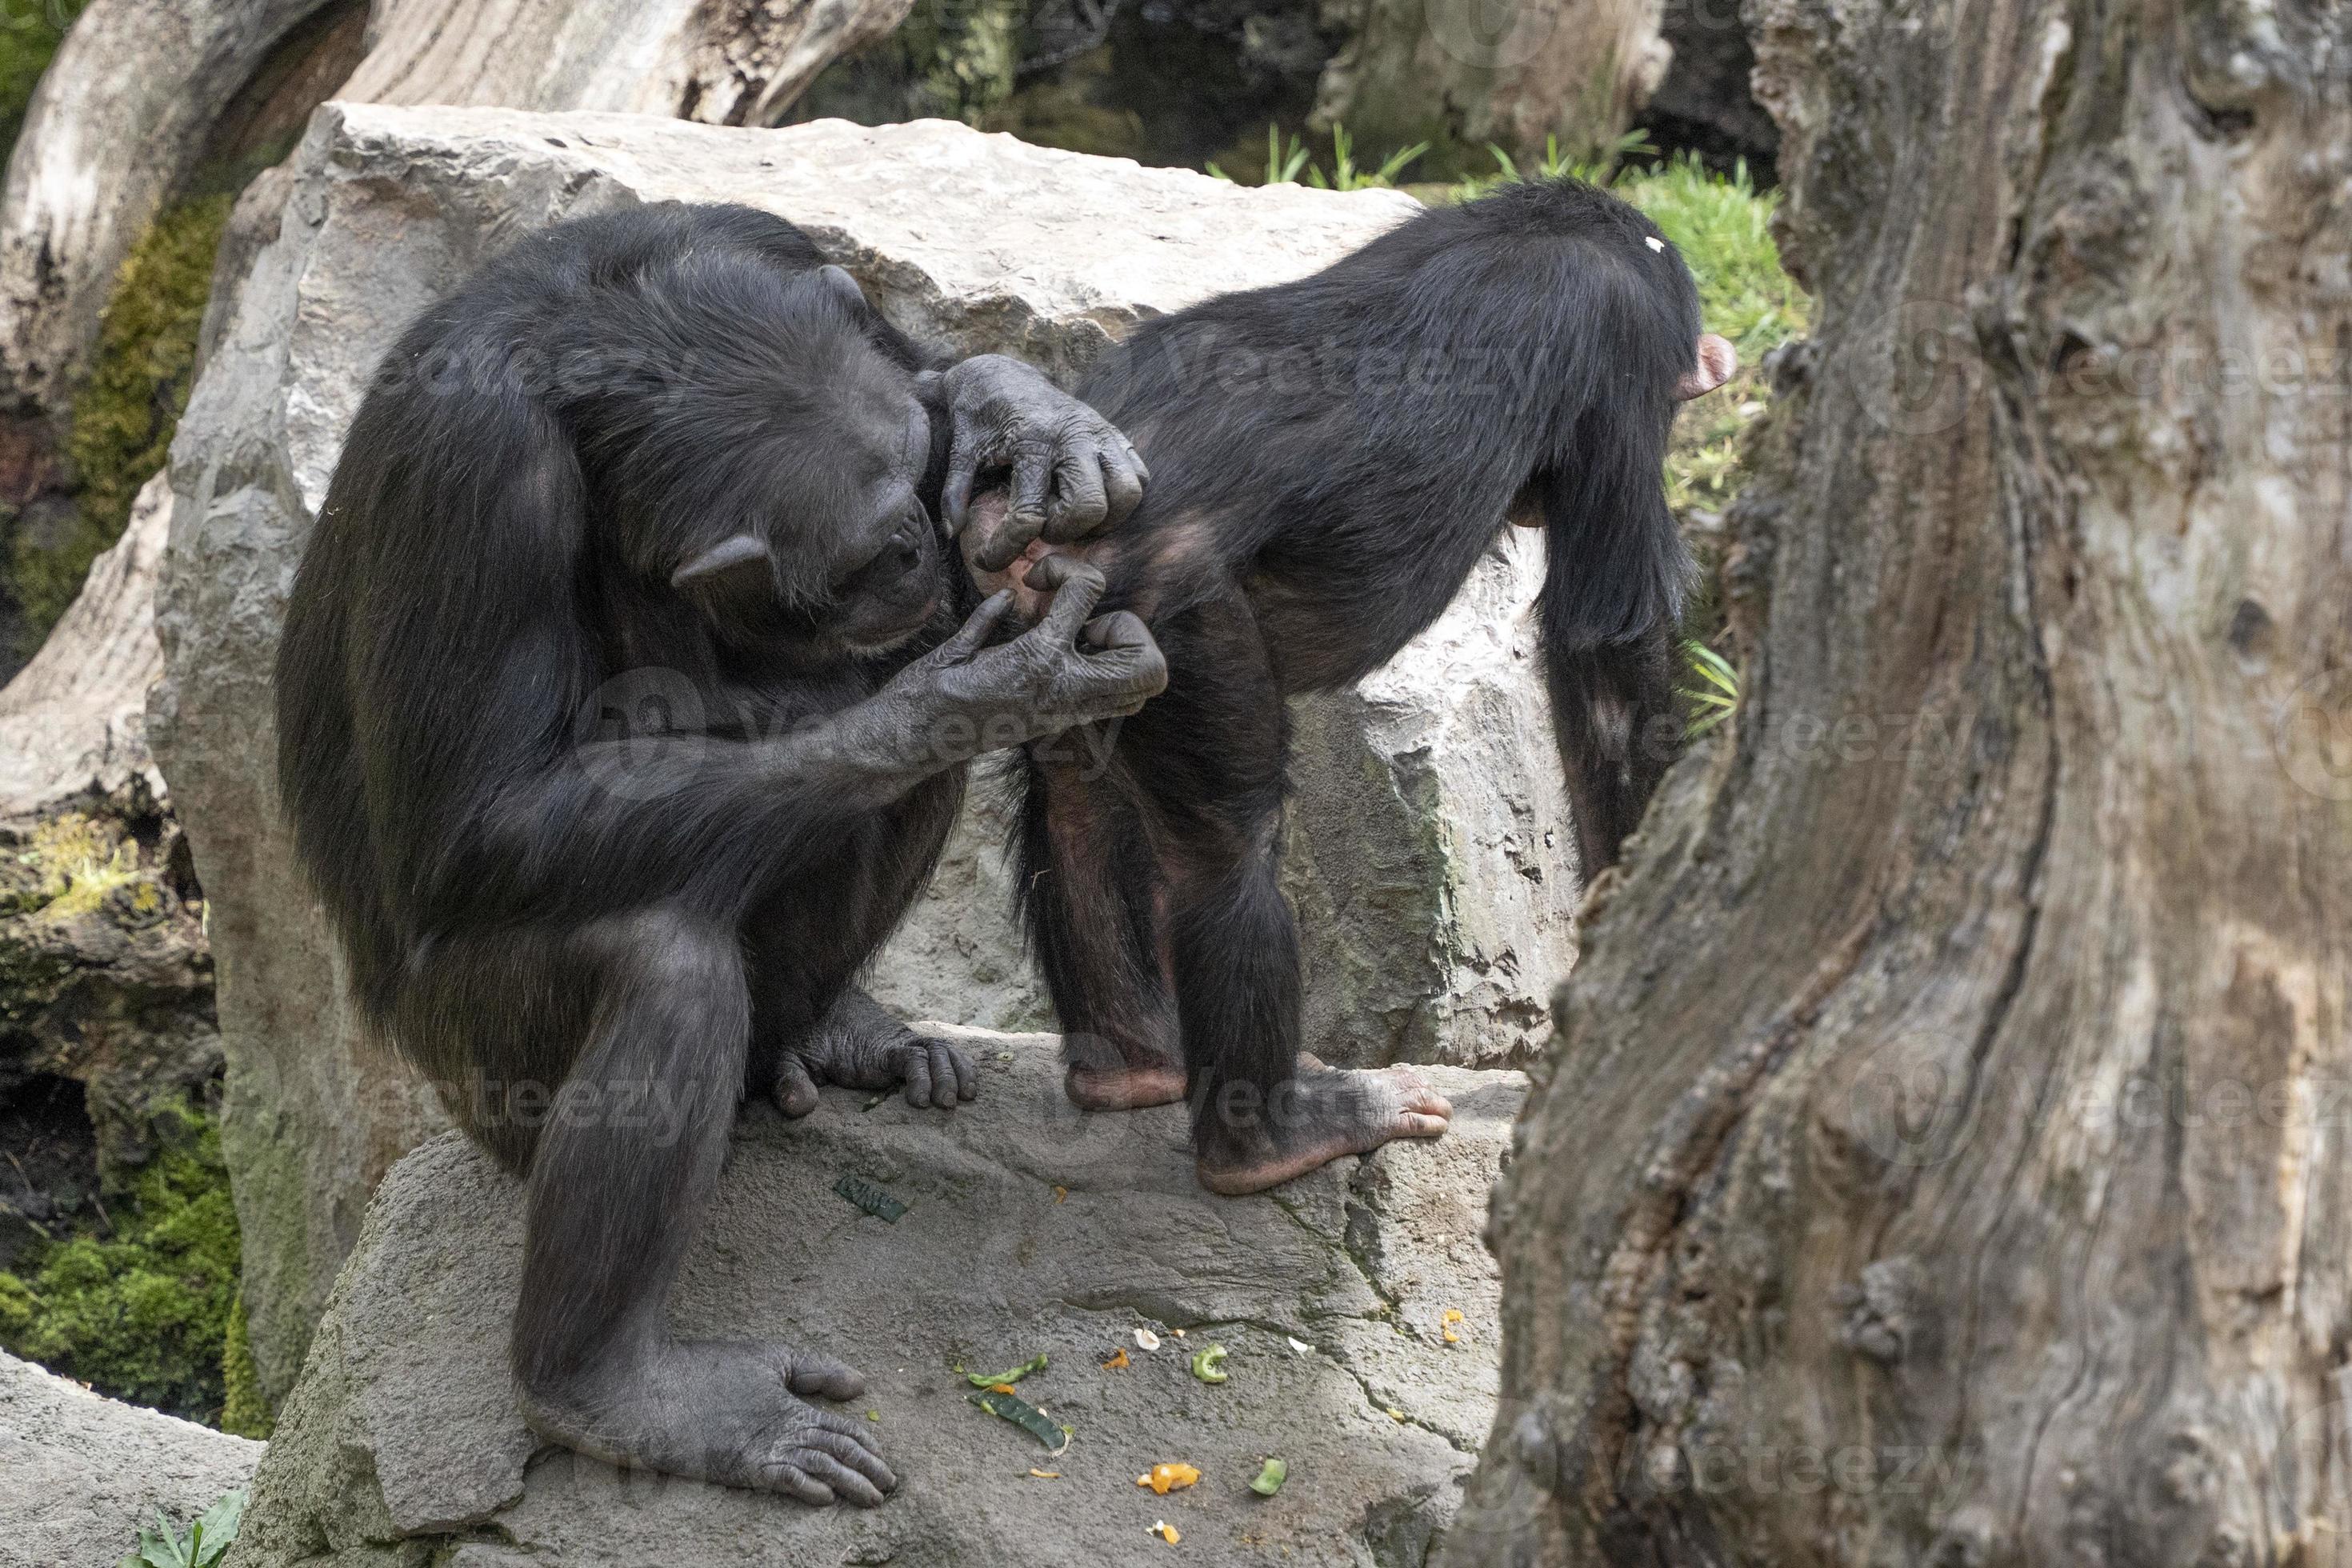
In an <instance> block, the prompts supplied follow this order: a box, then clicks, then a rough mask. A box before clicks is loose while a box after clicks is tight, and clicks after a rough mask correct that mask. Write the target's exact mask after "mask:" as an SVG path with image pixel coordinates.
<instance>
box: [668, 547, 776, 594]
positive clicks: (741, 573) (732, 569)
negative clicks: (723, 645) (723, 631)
mask: <svg viewBox="0 0 2352 1568" xmlns="http://www.w3.org/2000/svg"><path fill="white" fill-rule="evenodd" d="M669 585H670V586H671V587H673V588H676V589H677V590H678V591H679V592H681V593H684V594H688V595H692V596H693V597H694V598H695V599H696V600H697V601H698V602H699V603H700V604H701V605H703V607H704V608H705V609H709V610H720V609H724V608H726V607H728V606H730V605H739V604H757V603H759V602H761V601H762V600H767V599H772V598H774V597H775V596H776V563H775V557H774V556H773V555H772V553H771V552H770V551H769V549H768V542H767V541H766V540H764V539H761V538H760V537H759V536H758V535H756V534H751V533H738V534H734V535H731V536H730V537H729V538H726V539H723V540H720V541H719V542H718V543H717V544H714V545H712V546H711V547H710V548H709V549H708V550H706V551H704V552H702V553H701V554H699V555H698V556H696V557H695V558H694V559H693V560H691V561H689V562H688V563H686V564H685V565H683V566H681V567H679V568H678V569H677V571H675V572H673V573H671V574H669Z"/></svg>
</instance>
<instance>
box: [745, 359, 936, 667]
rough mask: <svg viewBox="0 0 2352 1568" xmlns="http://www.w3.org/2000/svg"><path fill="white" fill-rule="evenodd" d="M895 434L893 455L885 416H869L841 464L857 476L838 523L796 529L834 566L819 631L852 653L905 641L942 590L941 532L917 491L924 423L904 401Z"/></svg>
mask: <svg viewBox="0 0 2352 1568" xmlns="http://www.w3.org/2000/svg"><path fill="white" fill-rule="evenodd" d="M862 430H863V432H864V437H863V438H862V439H860V440H857V441H856V442H855V443H854V445H853V447H851V452H852V453H854V457H853V458H852V459H851V461H850V462H849V464H848V465H847V466H848V467H849V468H851V469H852V470H853V473H854V476H855V477H854V478H853V479H852V481H851V482H850V483H849V484H848V485H846V486H845V487H842V488H841V489H837V490H836V491H835V494H836V495H837V496H840V497H842V498H843V499H842V500H841V501H839V502H835V503H834V504H835V505H836V506H838V509H839V510H838V511H837V512H836V515H835V521H830V522H828V521H826V520H825V519H824V516H823V512H824V510H827V509H826V508H824V507H820V508H819V510H818V511H817V513H815V514H814V515H812V516H811V517H810V518H809V519H808V520H807V521H806V522H804V523H803V524H802V525H801V528H803V529H807V530H808V533H807V534H804V535H803V536H804V537H809V536H810V535H813V537H809V542H810V543H811V544H812V545H814V546H815V547H816V548H817V549H819V550H820V551H829V552H831V553H832V555H833V559H834V564H833V570H832V574H831V576H830V578H829V580H828V582H827V584H826V586H825V589H824V593H823V595H822V597H821V599H820V600H819V602H818V604H816V605H813V606H811V608H812V609H813V610H814V620H815V623H816V626H817V627H819V628H821V629H822V630H823V631H824V632H825V633H827V634H829V635H830V636H831V637H834V638H835V639H836V640H837V641H838V642H839V643H840V644H841V646H842V647H844V648H845V649H846V650H848V651H850V652H852V653H880V652H883V651H886V650H887V649H889V648H891V647H897V646H898V644H900V643H903V642H905V641H906V640H907V639H908V637H912V636H914V635H915V634H916V633H917V632H918V631H920V630H921V629H922V627H923V626H924V624H925V623H926V622H928V621H929V619H930V618H931V616H932V615H933V613H934V612H936V611H937V610H938V608H939V605H940V596H941V594H942V592H943V590H944V578H943V575H942V572H943V567H942V562H941V557H942V553H943V552H942V550H941V547H940V531H939V528H938V525H937V524H936V523H935V522H934V521H933V520H932V518H931V514H930V512H929V510H928V509H926V508H925V507H924V505H923V502H922V498H921V496H920V495H919V493H918V487H919V485H920V484H921V483H922V479H923V469H924V467H925V465H926V463H927V462H928V461H929V457H930V423H929V419H928V418H927V417H926V416H925V415H924V412H923V409H922V407H921V405H919V404H916V403H915V402H913V401H912V400H911V399H909V400H908V403H907V404H906V405H905V408H904V410H903V412H902V413H901V414H900V416H899V419H898V431H899V437H900V438H899V440H898V443H897V444H896V448H895V449H893V448H892V444H891V443H889V442H887V440H885V439H882V437H883V434H884V426H883V425H882V422H881V411H880V410H878V409H877V410H874V411H872V416H870V417H869V419H868V420H867V421H866V423H864V424H863V426H862ZM792 526H793V525H791V524H788V525H787V527H788V528H791V527H792ZM794 531H799V530H797V529H795V530H794ZM783 547H784V548H790V546H789V544H785V545H784V546H783Z"/></svg>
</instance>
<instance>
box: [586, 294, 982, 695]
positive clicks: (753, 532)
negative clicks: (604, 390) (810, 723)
mask: <svg viewBox="0 0 2352 1568" xmlns="http://www.w3.org/2000/svg"><path fill="white" fill-rule="evenodd" d="M772 347H773V348H774V350H775V353H774V356H773V358H772V360H771V361H769V362H768V363H765V364H762V365H761V366H760V367H759V372H758V374H756V375H753V374H747V373H745V372H744V371H743V370H742V369H741V367H740V362H730V363H726V364H722V365H721V366H719V369H720V370H721V371H725V372H728V373H729V374H708V373H705V374H682V375H681V376H680V377H679V380H678V384H677V386H676V387H675V389H674V391H673V394H672V396H673V400H674V401H673V405H672V406H670V407H669V408H667V409H665V411H664V415H663V417H662V418H661V419H660V421H659V422H658V424H657V425H656V426H654V427H652V428H650V429H648V430H647V431H646V435H645V437H642V439H644V440H645V441H646V443H647V444H648V446H649V447H652V449H651V450H650V451H649V452H647V451H645V450H644V449H642V448H641V449H640V453H638V454H633V456H634V457H635V461H633V462H632V463H630V464H629V465H628V466H629V468H630V470H631V476H632V479H633V481H635V482H633V483H632V484H631V486H630V492H631V493H632V494H634V495H637V496H642V497H643V498H645V500H646V503H648V504H646V505H644V506H642V507H640V508H639V509H637V510H636V511H635V516H634V517H633V518H631V519H629V520H627V521H625V528H626V529H627V531H628V532H629V534H630V536H631V537H632V538H633V539H634V540H635V541H637V542H638V544H637V548H638V549H639V550H640V551H642V552H644V556H645V558H646V563H647V564H648V565H649V566H654V567H655V568H656V570H659V571H661V572H662V573H664V574H666V575H667V576H668V578H669V581H670V584H671V585H672V586H673V587H674V588H675V589H676V590H677V592H679V593H682V594H684V595H687V597H688V599H689V600H690V601H692V602H693V603H694V605H696V606H697V607H698V609H699V610H701V612H702V613H703V615H704V616H705V617H706V618H707V619H708V621H709V624H710V626H711V628H712V630H713V632H714V633H715V634H716V635H717V636H718V637H719V639H720V640H721V641H722V642H725V643H727V644H730V646H734V647H742V648H746V649H765V650H767V651H770V652H772V653H775V654H777V655H780V656H782V657H786V658H792V659H793V660H795V661H799V662H811V661H823V660H826V659H833V658H856V657H858V656H861V655H867V654H874V653H880V652H885V651H887V650H888V649H890V648H892V647H897V646H898V645H899V644H901V643H904V642H905V641H906V640H907V639H908V637H912V636H914V635H915V634H916V633H917V632H918V631H919V630H920V629H921V628H922V627H923V626H924V625H925V624H926V623H927V622H929V620H930V618H931V616H932V615H933V614H934V613H935V612H936V611H937V610H938V608H939V605H940V600H941V599H942V597H943V596H944V595H945V592H946V587H947V579H946V575H945V572H946V566H945V552H944V549H943V547H942V544H941V541H940V531H939V528H938V526H937V524H936V522H935V521H934V520H933V519H932V517H931V515H930V513H929V510H928V509H927V508H926V506H925V505H924V502H923V499H922V495H921V486H922V482H923V478H924V471H925V469H926V468H927V467H928V466H929V460H930V449H931V436H930V422H929V416H928V415H927V414H926V412H925V410H924V408H923V406H922V405H921V404H920V403H919V402H918V401H917V399H916V396H915V384H914V378H913V376H912V375H911V374H909V373H908V372H907V371H906V370H905V369H903V368H902V367H900V366H899V365H898V364H896V363H893V362H891V361H889V360H888V359H887V358H885V357H884V356H883V355H882V354H880V353H878V352H877V351H876V350H875V349H874V348H873V347H872V346H871V344H870V343H869V342H867V341H866V338H865V336H864V335H863V333H862V332H860V331H857V330H856V327H855V325H854V323H847V322H843V323H840V324H838V325H835V324H834V323H830V322H825V321H819V322H818V323H816V325H815V329H814V330H811V331H803V333H800V334H798V335H796V336H795V337H794V338H793V339H790V340H787V341H782V342H772ZM653 443H659V445H658V446H657V447H654V446H652V444H653ZM646 479H653V480H655V481H656V482H650V483H647V482H643V481H644V480H646Z"/></svg>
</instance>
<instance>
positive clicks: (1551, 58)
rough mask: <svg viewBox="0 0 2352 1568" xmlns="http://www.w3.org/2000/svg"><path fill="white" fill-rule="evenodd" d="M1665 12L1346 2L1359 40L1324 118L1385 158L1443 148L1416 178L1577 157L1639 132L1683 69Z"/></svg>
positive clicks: (1325, 103)
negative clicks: (1504, 156)
mask: <svg viewBox="0 0 2352 1568" xmlns="http://www.w3.org/2000/svg"><path fill="white" fill-rule="evenodd" d="M1661 9H1662V6H1661V0H1339V4H1337V5H1331V6H1328V7H1327V9H1326V13H1325V14H1326V15H1327V16H1328V17H1329V18H1330V19H1332V20H1333V21H1336V22H1339V23H1341V24H1343V25H1344V26H1346V27H1347V29H1348V31H1349V39H1348V42H1347V44H1346V46H1345V47H1343V48H1342V49H1341V50H1340V52H1339V55H1338V57H1337V58H1334V59H1333V60H1332V61H1331V63H1330V64H1329V65H1328V66H1326V67H1325V68H1324V69H1323V76H1322V79H1321V81H1320V82H1319V83H1318V89H1317V94H1316V107H1315V113H1316V118H1317V119H1318V121H1321V122H1322V123H1324V124H1325V125H1330V124H1334V123H1339V124H1344V125H1345V126H1346V127H1347V128H1348V130H1349V132H1350V133H1351V134H1352V135H1353V136H1354V137H1355V138H1356V141H1357V143H1358V145H1360V146H1361V147H1363V148H1365V149H1367V150H1370V151H1373V152H1386V151H1387V150H1389V149H1391V148H1394V147H1402V146H1404V145H1405V144H1407V143H1408V142H1414V141H1420V140H1426V141H1429V142H1433V143H1434V144H1435V145H1434V147H1433V152H1432V153H1431V155H1430V157H1429V159H1427V160H1425V161H1424V162H1425V166H1423V165H1416V166H1415V169H1414V171H1413V176H1412V177H1414V178H1427V177H1429V176H1430V175H1431V174H1433V173H1437V172H1444V173H1448V174H1450V173H1452V172H1454V170H1455V169H1457V168H1475V169H1476V170H1478V171H1479V172H1481V173H1491V172H1492V170H1493V167H1494V165H1493V163H1492V160H1491V159H1489V157H1488V156H1487V154H1486V144H1487V143H1488V142H1495V143H1496V144H1498V145H1500V146H1502V147H1504V148H1506V149H1507V150H1509V151H1510V152H1512V153H1515V154H1517V155H1519V156H1521V157H1523V158H1532V157H1535V156H1538V155H1540V154H1541V153H1543V151H1544V145H1545V141H1546V138H1548V137H1550V136H1557V137H1559V142H1560V145H1561V146H1562V147H1563V148H1565V149H1567V150H1568V151H1570V152H1572V153H1581V152H1584V151H1586V150H1588V149H1592V148H1598V147H1601V146H1603V145H1605V144H1606V143H1607V142H1609V141H1610V140H1611V139H1612V138H1613V137H1615V136H1617V135H1619V134H1620V133H1622V132H1623V131H1624V129H1625V127H1626V126H1627V125H1628V124H1630V123H1631V122H1632V121H1633V114H1634V112H1635V111H1636V110H1639V109H1640V108H1641V107H1642V105H1643V102H1644V101H1645V100H1647V99H1648V98H1649V96H1650V94H1651V93H1652V92H1654V91H1655V90H1656V89H1657V86H1658V83H1659V81H1660V79H1662V78H1664V75H1665V72H1666V66H1667V63H1668V61H1669V59H1670V58H1671V57H1672V52H1673V51H1672V50H1671V49H1669V48H1668V47H1666V45H1665V43H1664V40H1663V39H1662V38H1661V37H1660V36H1659V23H1660V14H1661Z"/></svg>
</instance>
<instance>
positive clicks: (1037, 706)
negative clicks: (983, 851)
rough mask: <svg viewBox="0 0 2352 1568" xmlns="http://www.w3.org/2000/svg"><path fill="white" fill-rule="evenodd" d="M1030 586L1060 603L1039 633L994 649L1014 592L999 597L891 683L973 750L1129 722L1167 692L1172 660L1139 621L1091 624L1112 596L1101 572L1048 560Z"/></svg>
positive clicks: (1032, 572) (1064, 559)
mask: <svg viewBox="0 0 2352 1568" xmlns="http://www.w3.org/2000/svg"><path fill="white" fill-rule="evenodd" d="M1029 586H1030V587H1032V588H1034V589H1040V590H1043V591H1045V592H1047V593H1050V594H1052V595H1054V602H1053V605H1052V607H1051V608H1049V609H1048V610H1047V611H1046V612H1045V618H1044V619H1043V620H1041V621H1039V622H1038V623H1037V624H1036V626H1033V627H1032V628H1030V629H1029V630H1028V631H1026V632H1024V633H1023V634H1022V635H1021V636H1020V637H1015V638H1013V640H1012V641H1011V642H1007V643H1001V644H999V645H997V646H996V647H988V646H987V643H988V638H989V635H990V634H991V633H992V632H993V631H994V630H995V629H996V625H997V623H998V622H999V621H1000V620H1002V619H1003V616H1004V613H1005V611H1006V609H1007V608H1009V607H1010V606H1011V605H1012V602H1013V596H1012V595H1011V594H1010V593H1000V594H997V595H993V596H992V597H991V598H990V599H989V600H988V602H987V603H986V604H983V605H981V607H980V608H979V609H977V610H975V611H973V612H972V616H971V619H970V620H968V621H966V622H965V623H964V625H963V629H962V630H961V631H959V632H957V633H956V635H955V636H954V637H950V639H948V640H947V641H946V642H944V643H942V644H940V646H939V647H937V648H935V649H933V650H932V651H931V652H930V653H929V654H927V655H926V656H924V657H923V658H920V659H919V660H917V661H916V662H915V663H913V664H911V665H909V666H908V667H907V668H906V669H905V670H903V671H902V672H900V674H899V675H898V679H896V680H894V681H892V682H891V685H892V687H894V688H895V687H899V686H901V685H902V684H903V685H904V687H905V688H906V691H907V695H908V697H909V698H910V699H911V700H914V701H915V702H916V703H918V704H919V707H920V708H921V710H924V711H926V712H928V713H929V715H930V717H931V718H932V719H933V720H934V721H940V722H942V723H944V722H946V721H954V722H955V724H956V725H957V728H958V731H959V736H958V739H959V740H960V741H961V742H970V743H971V750H973V751H980V752H991V751H997V750H1001V749H1002V748H1004V747H1007V746H1018V745H1021V744H1023V743H1024V742H1029V741H1034V740H1037V739H1039V738H1040V737H1042V736H1046V735H1056V734H1059V733H1061V732H1062V731H1065V730H1067V729H1069V728H1071V727H1072V726H1073V725H1076V724H1084V723H1088V722H1090V721H1094V720H1097V719H1114V718H1122V717H1124V716H1126V715H1127V714H1129V713H1132V712H1134V711H1135V710H1138V709H1139V708H1141V707H1142V706H1143V704H1144V703H1145V702H1146V701H1147V700H1150V699H1151V698H1154V697H1157V696H1158V695H1160V692H1161V691H1163V690H1165V689H1167V686H1168V661H1167V659H1166V658H1163V657H1162V656H1161V654H1160V645H1159V644H1158V643H1156V642H1154V641H1152V640H1151V632H1150V628H1148V627H1147V626H1144V624H1143V622H1142V621H1141V620H1140V619H1139V618H1138V617H1137V616H1134V615H1132V614H1130V613H1129V612H1128V611H1125V610H1118V611H1115V612H1113V613H1112V614H1110V615H1108V616H1096V617H1095V618H1093V619H1091V620H1089V619H1087V614H1088V612H1089V611H1091V610H1092V609H1093V608H1094V607H1095V602H1096V601H1097V600H1098V599H1100V598H1101V597H1102V595H1103V588H1104V586H1105V584H1104V581H1103V574H1102V572H1101V571H1100V569H1098V568H1097V567H1095V566H1092V565H1089V564H1087V563H1085V562H1083V561H1080V560H1078V559H1077V558H1076V556H1072V555H1048V556H1046V557H1045V559H1044V560H1042V561H1040V562H1038V563H1036V564H1035V565H1034V566H1032V567H1031V568H1030V569H1029ZM958 749H960V750H961V749H962V748H961V746H959V747H958Z"/></svg>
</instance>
